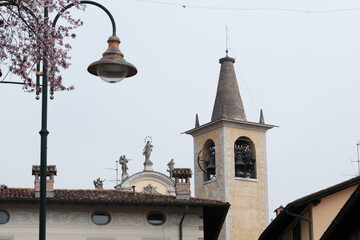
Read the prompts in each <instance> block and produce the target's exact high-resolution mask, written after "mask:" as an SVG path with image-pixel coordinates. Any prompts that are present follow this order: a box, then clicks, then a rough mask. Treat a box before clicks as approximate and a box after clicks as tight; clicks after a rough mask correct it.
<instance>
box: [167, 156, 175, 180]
mask: <svg viewBox="0 0 360 240" xmlns="http://www.w3.org/2000/svg"><path fill="white" fill-rule="evenodd" d="M167 165H168V167H169V169H167V170H166V171H168V172H169V174H170V177H171V178H172V177H173V171H174V166H175V162H174V159H171V161H170V162H169V163H168V164H167Z"/></svg>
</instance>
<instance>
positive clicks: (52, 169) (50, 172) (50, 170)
mask: <svg viewBox="0 0 360 240" xmlns="http://www.w3.org/2000/svg"><path fill="white" fill-rule="evenodd" d="M56 173H57V169H56V166H55V165H48V166H47V167H46V197H53V196H54V176H55V175H56ZM32 175H33V176H35V181H34V184H35V197H40V166H39V165H33V166H32Z"/></svg>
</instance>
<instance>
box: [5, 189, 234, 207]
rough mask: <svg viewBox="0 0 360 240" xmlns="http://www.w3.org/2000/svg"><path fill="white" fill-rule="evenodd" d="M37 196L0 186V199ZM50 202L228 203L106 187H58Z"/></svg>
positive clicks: (21, 199)
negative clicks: (88, 188)
mask: <svg viewBox="0 0 360 240" xmlns="http://www.w3.org/2000/svg"><path fill="white" fill-rule="evenodd" d="M38 199H39V198H36V197H35V190H34V189H33V188H0V201H16V202H18V201H20V202H21V201H37V200H38ZM48 200H49V201H51V202H63V203H65V202H69V203H92V204H93V203H99V204H100V203H108V204H109V203H114V204H138V205H152V204H159V205H162V204H166V205H185V204H187V205H191V206H228V205H229V203H226V202H223V201H218V200H211V199H203V198H190V199H187V200H186V199H176V198H175V196H172V195H159V194H150V193H140V192H136V194H134V193H133V192H132V191H122V190H106V189H104V190H103V189H91V190H86V189H82V190H72V189H58V190H54V196H53V197H51V198H49V199H48Z"/></svg>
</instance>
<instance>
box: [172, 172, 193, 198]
mask: <svg viewBox="0 0 360 240" xmlns="http://www.w3.org/2000/svg"><path fill="white" fill-rule="evenodd" d="M191 175H192V172H191V169H190V168H174V170H173V177H174V178H175V193H176V199H189V198H190V194H191V191H190V178H191Z"/></svg>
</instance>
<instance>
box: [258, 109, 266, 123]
mask: <svg viewBox="0 0 360 240" xmlns="http://www.w3.org/2000/svg"><path fill="white" fill-rule="evenodd" d="M259 123H261V124H265V120H264V113H263V110H262V109H260V120H259Z"/></svg>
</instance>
